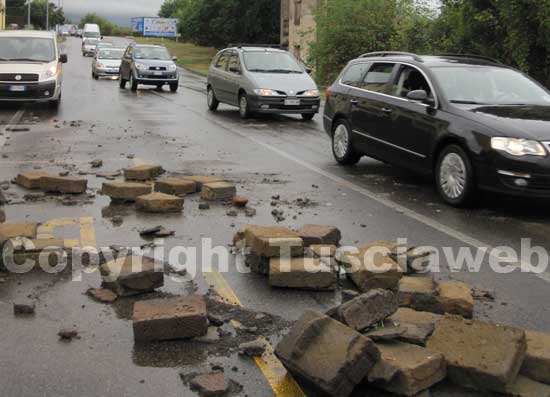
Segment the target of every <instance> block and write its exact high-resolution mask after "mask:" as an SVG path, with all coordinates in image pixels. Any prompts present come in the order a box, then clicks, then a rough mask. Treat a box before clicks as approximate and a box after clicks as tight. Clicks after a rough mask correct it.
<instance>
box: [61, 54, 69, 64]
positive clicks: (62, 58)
mask: <svg viewBox="0 0 550 397" xmlns="http://www.w3.org/2000/svg"><path fill="white" fill-rule="evenodd" d="M59 62H61V63H67V62H69V58H68V57H67V54H61V55H60V56H59Z"/></svg>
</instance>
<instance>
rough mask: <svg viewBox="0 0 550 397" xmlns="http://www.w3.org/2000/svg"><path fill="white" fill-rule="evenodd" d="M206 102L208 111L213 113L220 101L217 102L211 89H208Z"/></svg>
mask: <svg viewBox="0 0 550 397" xmlns="http://www.w3.org/2000/svg"><path fill="white" fill-rule="evenodd" d="M206 101H207V103H208V109H210V110H211V111H213V112H214V111H216V110H218V106H220V101H218V99H217V98H216V94H215V93H214V89H213V88H212V87H208V93H207V95H206Z"/></svg>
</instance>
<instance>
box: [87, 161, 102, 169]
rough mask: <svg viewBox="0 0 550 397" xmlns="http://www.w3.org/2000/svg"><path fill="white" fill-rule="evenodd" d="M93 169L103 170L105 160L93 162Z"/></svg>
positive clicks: (91, 163)
mask: <svg viewBox="0 0 550 397" xmlns="http://www.w3.org/2000/svg"><path fill="white" fill-rule="evenodd" d="M90 165H91V166H92V168H101V167H103V160H93V161H91V162H90Z"/></svg>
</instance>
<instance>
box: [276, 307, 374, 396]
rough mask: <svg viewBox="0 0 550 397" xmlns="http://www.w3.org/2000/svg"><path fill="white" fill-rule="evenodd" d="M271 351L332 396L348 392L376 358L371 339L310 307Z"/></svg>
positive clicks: (372, 364)
mask: <svg viewBox="0 0 550 397" xmlns="http://www.w3.org/2000/svg"><path fill="white" fill-rule="evenodd" d="M275 354H276V356H277V357H278V358H279V359H280V360H281V361H282V363H283V364H284V365H285V366H286V367H287V368H288V369H289V370H290V371H291V372H292V373H295V374H297V375H299V376H301V377H303V378H305V379H306V380H308V381H309V382H310V383H312V384H313V385H314V386H316V387H317V388H319V389H321V390H322V391H324V392H325V393H327V394H328V395H330V396H332V397H347V396H349V394H350V393H351V392H352V390H353V389H354V388H355V386H356V385H357V384H359V383H360V382H361V381H362V380H363V379H365V377H366V376H367V374H368V372H369V371H370V370H371V368H372V367H373V366H374V364H376V362H378V360H379V359H380V352H379V350H378V348H377V347H376V345H375V344H374V342H373V341H372V340H370V339H369V338H367V337H365V336H363V335H361V334H360V333H358V332H356V331H354V330H353V329H351V328H349V327H347V326H345V325H344V324H342V323H340V322H338V321H335V320H333V319H331V318H330V317H327V316H325V315H323V314H321V313H317V312H315V311H312V310H307V311H306V312H305V313H304V314H303V315H302V317H301V318H300V319H299V320H298V321H297V322H296V323H295V324H294V326H293V327H292V329H291V330H290V332H289V334H288V335H287V336H285V337H284V338H283V339H282V341H281V342H280V343H279V344H278V345H277V348H276V349H275ZM327 358H330V359H327Z"/></svg>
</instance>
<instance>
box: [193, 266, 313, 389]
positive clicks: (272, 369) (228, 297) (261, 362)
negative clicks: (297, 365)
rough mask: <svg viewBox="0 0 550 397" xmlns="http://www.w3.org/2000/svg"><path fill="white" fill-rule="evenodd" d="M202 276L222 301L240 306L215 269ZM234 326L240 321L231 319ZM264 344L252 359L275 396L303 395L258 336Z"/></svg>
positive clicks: (264, 341) (263, 340)
mask: <svg viewBox="0 0 550 397" xmlns="http://www.w3.org/2000/svg"><path fill="white" fill-rule="evenodd" d="M203 276H204V278H205V280H206V282H207V283H208V284H209V285H211V286H212V287H213V288H214V289H215V290H216V292H217V293H218V294H219V295H220V297H221V298H222V299H223V302H227V303H231V304H234V305H237V306H242V304H241V301H240V299H239V298H238V297H237V295H235V292H233V290H232V289H231V287H230V286H229V284H228V283H227V281H226V280H225V279H224V278H223V276H222V275H221V274H220V273H219V272H217V271H211V272H205V273H203ZM231 323H232V325H233V326H234V327H235V328H239V326H240V323H239V322H237V321H232V322H231ZM258 339H259V340H260V341H261V342H263V343H264V344H265V346H266V351H265V353H264V354H263V356H262V357H256V358H255V359H254V361H255V362H256V365H257V366H258V367H259V368H260V370H261V371H262V373H263V375H264V377H265V378H266V379H267V382H268V383H269V385H270V386H271V389H272V390H273V392H274V393H275V396H276V397H305V394H304V392H303V391H302V389H301V388H300V386H299V385H298V384H297V383H296V381H295V380H294V378H293V377H292V375H291V374H289V373H288V371H287V370H286V368H285V367H284V366H283V364H282V363H281V362H280V361H279V359H278V358H277V357H276V356H275V354H274V350H273V346H271V343H270V342H269V341H268V340H267V339H266V338H264V337H260V338H258Z"/></svg>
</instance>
